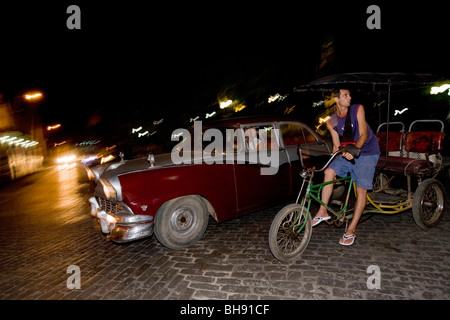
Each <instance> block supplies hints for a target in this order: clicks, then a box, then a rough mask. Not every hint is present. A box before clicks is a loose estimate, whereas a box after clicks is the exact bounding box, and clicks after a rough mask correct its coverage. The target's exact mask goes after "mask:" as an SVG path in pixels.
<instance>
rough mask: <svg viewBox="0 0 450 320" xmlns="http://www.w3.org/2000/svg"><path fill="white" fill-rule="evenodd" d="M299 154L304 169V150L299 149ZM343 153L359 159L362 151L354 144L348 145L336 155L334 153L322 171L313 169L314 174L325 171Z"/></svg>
mask: <svg viewBox="0 0 450 320" xmlns="http://www.w3.org/2000/svg"><path fill="white" fill-rule="evenodd" d="M299 152H300V161H301V164H302V167H305V166H304V164H303V157H302V149H301V148H299ZM343 152H348V153H350V154H352V155H353V157H355V158H357V157H359V155H360V153H361V149H359V148H357V147H355V145H353V144H348V145H346V146H344V147H342V148H339V150H338V151H336V152H335V153H333V154H332V155H331V157H330V159H328V161H327V163H326V164H325V165H324V166H323V167H322V169H319V170H316V169H315V168H313V170H314V172H322V171H323V170H325V169H326V168H327V167H328V166H329V165H330V163H331V162H332V161H333V160H334V159H335V158H336V157H337V156H338V155H339V154H341V153H343Z"/></svg>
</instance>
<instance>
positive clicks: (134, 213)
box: [86, 117, 331, 249]
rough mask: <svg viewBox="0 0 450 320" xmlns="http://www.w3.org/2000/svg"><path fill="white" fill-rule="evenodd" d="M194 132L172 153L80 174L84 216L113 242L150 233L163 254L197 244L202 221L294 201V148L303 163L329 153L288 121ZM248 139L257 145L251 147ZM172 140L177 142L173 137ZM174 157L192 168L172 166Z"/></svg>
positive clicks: (261, 120) (220, 124) (228, 124)
mask: <svg viewBox="0 0 450 320" xmlns="http://www.w3.org/2000/svg"><path fill="white" fill-rule="evenodd" d="M209 129H212V130H209ZM196 130H197V132H195V131H196ZM180 132H183V131H182V130H181V131H180ZM184 133H185V134H186V131H184ZM191 133H192V132H191ZM193 133H194V138H193V139H192V137H191V136H188V137H184V136H183V140H182V141H181V142H179V143H178V145H177V146H176V147H174V149H173V151H172V153H166V154H160V155H152V154H149V155H148V157H144V158H139V159H134V160H123V159H122V160H121V161H120V162H113V163H109V164H104V165H100V166H96V167H91V168H86V170H87V171H88V176H89V177H90V178H91V179H92V180H95V182H96V183H97V185H96V188H95V192H94V196H93V197H91V198H90V199H89V202H90V205H91V214H92V216H94V217H96V218H98V219H99V222H100V225H101V228H102V232H103V233H106V234H110V239H111V240H112V241H115V242H127V241H132V240H136V239H140V238H144V237H148V236H151V235H152V234H153V233H155V236H156V238H157V239H158V241H159V242H160V243H161V244H163V245H164V246H166V247H168V248H171V249H180V248H184V247H188V246H191V245H193V244H194V243H196V242H197V241H198V240H199V239H201V238H202V236H203V234H204V232H205V230H206V228H207V225H208V220H209V215H211V216H212V217H213V218H214V220H216V221H217V222H222V221H225V220H228V219H232V218H235V217H239V216H242V215H244V214H247V213H250V212H253V211H256V210H259V209H262V208H266V207H270V206H273V205H275V204H277V203H280V202H283V201H285V200H288V199H289V198H290V197H292V196H294V195H296V194H297V192H298V188H299V184H300V181H301V179H300V178H299V172H300V166H301V165H300V161H299V154H298V147H299V146H300V147H301V148H302V150H303V153H302V155H303V156H306V157H308V156H315V155H323V154H329V153H330V152H331V141H329V140H323V139H322V138H321V137H320V136H319V135H318V134H317V133H316V132H315V131H314V130H313V129H311V128H310V127H309V126H307V125H306V124H304V123H302V122H300V121H298V120H293V119H289V118H270V117H246V118H236V119H227V120H218V121H214V122H210V123H208V124H203V126H202V128H201V131H199V130H198V129H195V128H194V132H193ZM239 133H240V134H239ZM255 133H256V134H257V136H256V140H255V141H257V142H258V145H257V146H256V145H255V144H254V143H252V141H251V137H253V135H254V134H255ZM211 134H216V135H219V137H220V135H222V137H223V139H224V140H223V141H222V142H220V141H218V138H217V137H215V138H211V137H210V136H211ZM180 135H181V134H180ZM208 135H209V137H208ZM258 135H259V136H258ZM173 137H174V138H173V139H178V136H177V133H176V132H174V134H173ZM180 139H181V138H180ZM177 141H179V140H177ZM221 144H223V145H224V147H223V149H222V150H220V149H221V148H220V147H219V148H218V146H220V145H221ZM214 147H215V148H214ZM181 149H183V150H181ZM181 151H182V152H181ZM190 151H193V152H190ZM196 151H197V154H196ZM206 151H208V153H206ZM179 152H180V153H179ZM202 152H203V153H202ZM181 153H182V155H181ZM205 153H206V155H205ZM191 156H192V158H191ZM196 156H197V158H196ZM198 156H200V158H198ZM177 157H178V158H177ZM174 158H175V159H174ZM181 158H184V159H190V162H191V163H187V162H188V161H185V163H179V159H181ZM268 159H269V160H270V159H272V160H273V161H272V163H270V162H268ZM264 169H266V170H267V171H266V172H264Z"/></svg>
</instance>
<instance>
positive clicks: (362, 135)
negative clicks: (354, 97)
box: [355, 104, 367, 149]
mask: <svg viewBox="0 0 450 320" xmlns="http://www.w3.org/2000/svg"><path fill="white" fill-rule="evenodd" d="M356 119H357V120H358V127H359V138H358V141H356V144H355V145H356V146H357V147H358V148H360V149H361V148H362V147H363V146H364V143H366V141H367V122H366V112H365V111H364V106H363V105H362V104H360V105H359V108H358V112H357V114H356Z"/></svg>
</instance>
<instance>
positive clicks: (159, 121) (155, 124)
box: [153, 119, 164, 126]
mask: <svg viewBox="0 0 450 320" xmlns="http://www.w3.org/2000/svg"><path fill="white" fill-rule="evenodd" d="M163 121H164V119H161V120H158V121H153V125H154V126H157V125H159V124H161V123H162V122H163Z"/></svg>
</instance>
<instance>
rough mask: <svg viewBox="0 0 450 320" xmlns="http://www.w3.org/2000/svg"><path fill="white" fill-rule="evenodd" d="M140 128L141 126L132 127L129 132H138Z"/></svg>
mask: <svg viewBox="0 0 450 320" xmlns="http://www.w3.org/2000/svg"><path fill="white" fill-rule="evenodd" d="M141 130H142V127H139V128H132V129H131V133H136V132H139V131H141Z"/></svg>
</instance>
